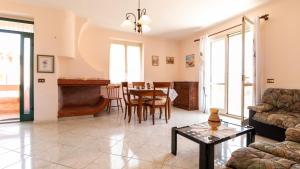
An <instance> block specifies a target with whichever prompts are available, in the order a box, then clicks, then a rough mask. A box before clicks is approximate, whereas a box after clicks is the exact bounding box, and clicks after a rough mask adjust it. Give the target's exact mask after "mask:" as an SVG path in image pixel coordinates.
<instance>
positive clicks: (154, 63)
mask: <svg viewBox="0 0 300 169" xmlns="http://www.w3.org/2000/svg"><path fill="white" fill-rule="evenodd" d="M152 66H159V56H155V55H153V56H152Z"/></svg>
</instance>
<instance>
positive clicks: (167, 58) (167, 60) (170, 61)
mask: <svg viewBox="0 0 300 169" xmlns="http://www.w3.org/2000/svg"><path fill="white" fill-rule="evenodd" d="M166 64H174V57H170V56H167V57H166Z"/></svg>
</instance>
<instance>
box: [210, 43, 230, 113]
mask: <svg viewBox="0 0 300 169" xmlns="http://www.w3.org/2000/svg"><path fill="white" fill-rule="evenodd" d="M210 53H211V58H210V59H211V60H210V93H211V97H210V105H211V107H216V108H218V109H220V111H221V113H226V110H227V105H226V88H227V85H226V55H225V53H226V41H225V38H220V39H216V40H214V41H212V42H211V43H210Z"/></svg>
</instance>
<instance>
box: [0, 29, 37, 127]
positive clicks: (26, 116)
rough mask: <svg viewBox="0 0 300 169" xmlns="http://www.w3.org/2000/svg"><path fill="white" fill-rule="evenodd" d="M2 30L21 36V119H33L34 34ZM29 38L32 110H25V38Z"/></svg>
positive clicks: (1, 30)
mask: <svg viewBox="0 0 300 169" xmlns="http://www.w3.org/2000/svg"><path fill="white" fill-rule="evenodd" d="M0 32H3V33H11V34H19V35H20V37H21V40H20V41H21V42H20V90H19V93H20V121H21V122H22V121H33V120H34V71H33V70H34V58H33V53H34V34H33V33H27V32H19V31H11V30H3V29H0ZM25 38H29V39H30V42H31V49H30V50H31V51H30V112H29V113H27V114H25V112H24V71H23V68H24V39H25Z"/></svg>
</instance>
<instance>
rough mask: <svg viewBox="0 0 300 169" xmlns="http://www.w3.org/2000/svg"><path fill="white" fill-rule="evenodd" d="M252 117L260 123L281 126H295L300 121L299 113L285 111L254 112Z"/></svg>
mask: <svg viewBox="0 0 300 169" xmlns="http://www.w3.org/2000/svg"><path fill="white" fill-rule="evenodd" d="M253 119H254V120H256V121H259V122H262V123H266V124H270V125H274V126H277V127H281V128H285V129H287V128H289V127H295V126H296V125H297V124H299V123H300V113H291V112H287V111H282V110H280V111H276V112H261V113H255V115H254V116H253Z"/></svg>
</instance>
